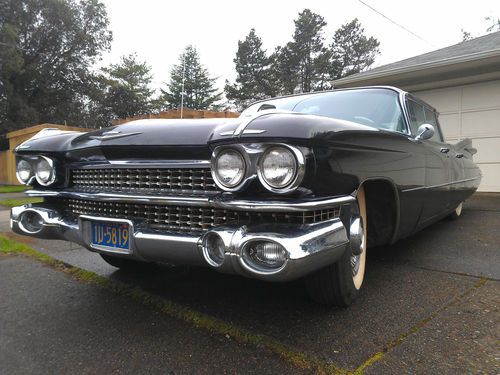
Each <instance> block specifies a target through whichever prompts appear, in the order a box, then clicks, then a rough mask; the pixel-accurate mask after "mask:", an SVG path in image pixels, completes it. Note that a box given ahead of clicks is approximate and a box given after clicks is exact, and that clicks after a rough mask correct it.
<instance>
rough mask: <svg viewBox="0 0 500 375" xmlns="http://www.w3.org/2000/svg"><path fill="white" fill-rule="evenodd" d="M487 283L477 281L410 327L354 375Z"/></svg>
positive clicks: (483, 279) (364, 363) (370, 358)
mask: <svg viewBox="0 0 500 375" xmlns="http://www.w3.org/2000/svg"><path fill="white" fill-rule="evenodd" d="M486 281H488V278H485V277H481V278H480V279H479V281H477V282H476V283H475V284H474V285H473V286H471V287H470V288H468V289H467V290H466V291H465V292H463V293H462V294H459V295H458V296H456V297H454V298H453V299H452V300H451V301H450V302H448V303H447V304H446V305H444V306H442V307H440V308H439V309H437V310H435V311H434V312H432V313H431V314H429V315H428V316H427V317H426V318H424V319H422V320H421V321H419V322H418V323H417V324H415V325H414V326H412V327H410V329H408V330H407V331H406V332H404V333H402V334H401V335H399V336H398V337H396V338H394V339H393V340H391V341H389V342H388V343H387V344H386V345H385V346H384V348H383V350H382V351H380V352H377V353H375V354H373V355H371V356H370V357H369V358H368V359H367V360H366V361H365V362H363V363H362V364H361V366H359V367H358V368H357V369H356V370H355V371H354V374H355V375H362V374H363V373H364V371H365V370H366V369H367V368H368V367H370V366H371V365H373V364H374V363H375V362H378V361H380V360H381V359H382V358H384V357H385V354H386V353H387V352H388V351H390V350H392V349H394V348H396V347H397V346H399V345H400V344H401V343H403V341H404V340H405V339H406V338H407V337H408V336H410V335H413V334H415V333H417V332H418V331H420V329H421V328H423V327H424V326H425V325H426V324H427V323H429V322H430V321H431V320H433V319H435V318H436V317H437V316H438V315H439V314H441V313H442V312H444V311H446V310H448V309H449V308H450V307H451V306H453V305H455V304H456V303H457V302H459V301H461V300H462V299H464V298H465V297H467V296H468V295H470V294H472V293H473V292H474V291H475V290H477V289H479V288H480V287H482V286H483V285H484V284H485V283H486Z"/></svg>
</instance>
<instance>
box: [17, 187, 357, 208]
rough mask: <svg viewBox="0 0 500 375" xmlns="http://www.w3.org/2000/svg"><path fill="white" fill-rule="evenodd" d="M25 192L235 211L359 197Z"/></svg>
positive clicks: (315, 204)
mask: <svg viewBox="0 0 500 375" xmlns="http://www.w3.org/2000/svg"><path fill="white" fill-rule="evenodd" d="M26 195H28V196H30V197H58V198H76V199H88V200H98V201H99V200H100V201H109V202H119V201H121V202H132V203H148V204H165V205H176V204H178V205H185V206H198V207H200V206H202V207H203V206H205V207H214V208H222V209H232V210H247V211H260V212H290V211H309V210H317V209H322V208H328V207H335V206H340V205H343V204H351V203H354V202H355V201H356V199H355V198H354V197H352V196H350V195H346V196H341V197H329V198H324V199H317V200H294V201H286V200H284V201H279V200H273V201H254V200H240V199H228V198H226V197H224V196H223V195H218V196H216V197H191V196H190V197H182V196H151V195H127V194H118V193H95V194H92V193H85V192H77V191H51V190H28V191H26Z"/></svg>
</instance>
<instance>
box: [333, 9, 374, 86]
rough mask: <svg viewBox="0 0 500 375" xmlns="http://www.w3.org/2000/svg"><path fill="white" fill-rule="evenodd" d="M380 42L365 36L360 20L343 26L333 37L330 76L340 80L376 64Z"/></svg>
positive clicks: (354, 20)
mask: <svg viewBox="0 0 500 375" xmlns="http://www.w3.org/2000/svg"><path fill="white" fill-rule="evenodd" d="M379 46H380V42H379V41H378V40H377V39H375V38H373V37H370V38H367V37H366V36H365V35H364V29H363V28H362V27H361V24H360V23H359V21H358V19H357V18H355V19H353V20H352V21H351V22H349V23H346V24H345V25H342V26H341V27H340V28H339V29H338V30H337V31H335V34H334V35H333V42H332V45H331V51H332V58H331V70H330V75H331V78H332V79H339V78H341V77H345V76H348V75H350V74H354V73H359V72H361V71H363V70H365V69H367V68H368V67H370V65H372V64H373V63H374V62H375V57H376V56H377V55H378V54H379V49H378V47H379Z"/></svg>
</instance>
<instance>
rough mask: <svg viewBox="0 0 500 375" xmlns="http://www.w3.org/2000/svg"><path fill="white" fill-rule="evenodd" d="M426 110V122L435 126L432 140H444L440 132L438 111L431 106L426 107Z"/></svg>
mask: <svg viewBox="0 0 500 375" xmlns="http://www.w3.org/2000/svg"><path fill="white" fill-rule="evenodd" d="M424 110H425V122H426V123H428V124H431V125H432V126H434V130H435V131H434V135H433V136H432V138H431V141H435V142H442V139H441V135H440V134H439V124H438V121H437V117H436V113H434V111H431V110H430V109H429V108H427V107H424Z"/></svg>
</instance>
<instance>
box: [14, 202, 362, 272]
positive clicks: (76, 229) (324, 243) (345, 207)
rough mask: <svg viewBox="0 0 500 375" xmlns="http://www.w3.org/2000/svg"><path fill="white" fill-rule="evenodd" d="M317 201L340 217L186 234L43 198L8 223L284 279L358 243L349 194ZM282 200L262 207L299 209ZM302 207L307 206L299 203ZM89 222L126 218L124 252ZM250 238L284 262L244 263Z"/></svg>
mask: <svg viewBox="0 0 500 375" xmlns="http://www.w3.org/2000/svg"><path fill="white" fill-rule="evenodd" d="M238 204H239V205H241V206H244V207H245V208H246V209H255V210H261V209H263V208H264V207H263V206H261V205H260V204H257V205H254V204H253V203H250V202H238ZM316 204H317V205H318V206H320V207H321V206H325V205H328V206H330V207H336V206H338V207H341V211H340V212H341V214H340V217H338V218H334V219H330V220H325V221H321V222H318V223H314V224H305V225H304V224H301V225H299V224H295V225H291V224H286V225H285V224H256V225H243V226H237V225H225V226H220V227H215V228H212V229H211V230H209V231H208V232H206V233H204V234H203V235H200V236H198V235H193V234H187V233H182V234H180V233H165V232H159V231H154V230H151V229H149V228H148V227H147V226H145V225H144V223H141V222H134V221H131V220H124V219H115V218H112V217H110V218H107V217H93V216H86V215H81V216H79V217H78V219H71V218H68V217H65V216H64V215H63V214H62V213H61V212H59V211H58V210H57V209H56V208H54V207H53V206H52V205H50V204H47V203H40V204H31V205H24V206H19V207H13V208H12V210H11V220H10V224H11V228H12V230H13V231H14V232H16V233H19V234H22V235H29V236H33V237H38V238H45V239H60V240H67V241H71V242H74V243H77V244H80V245H81V246H84V247H85V248H87V249H88V250H91V251H95V252H99V253H104V254H109V255H114V256H119V257H127V258H130V259H135V260H139V261H145V262H159V263H171V264H189V265H203V266H210V267H213V268H215V269H217V270H218V271H221V272H225V273H233V274H239V275H243V276H247V277H253V278H258V279H262V280H268V281H290V280H294V279H298V278H300V277H303V276H305V275H307V274H309V273H311V272H314V271H316V270H318V269H320V268H323V267H325V266H326V265H328V264H331V263H334V262H335V261H337V260H338V259H339V258H340V257H341V256H342V254H343V253H344V252H345V251H346V250H349V249H351V248H352V249H356V247H359V243H360V242H361V240H362V239H361V238H359V236H360V235H362V233H363V231H362V230H361V231H360V230H359V227H358V226H359V222H360V221H359V220H356V219H357V218H358V216H359V215H358V211H357V205H356V204H355V199H354V198H353V197H351V196H346V197H339V198H329V199H328V200H325V201H317V202H316ZM292 206H293V207H291V206H290V205H285V204H283V203H276V202H267V205H265V208H264V210H265V209H276V208H282V209H285V208H286V209H289V210H290V209H291V208H292V209H296V210H300V209H302V206H301V204H298V205H292ZM304 207H305V208H304V209H306V208H309V205H304ZM25 215H32V216H33V217H35V218H36V222H37V226H36V227H35V228H34V227H29V226H27V225H23V218H26V217H27V216H25ZM93 221H105V222H110V221H117V222H126V223H128V225H129V227H130V233H131V241H130V251H129V252H128V253H123V252H114V251H113V250H110V249H102V248H99V247H96V246H94V245H93V244H91V241H90V238H91V235H90V226H91V223H92V222H93ZM214 234H216V235H218V236H219V237H220V238H221V239H222V241H223V243H224V258H223V261H222V262H221V263H220V264H217V265H215V264H213V262H211V261H210V259H209V257H207V255H206V247H205V246H204V243H205V241H204V239H205V238H206V236H208V235H214ZM252 241H270V242H274V243H277V244H279V245H281V246H282V247H283V248H284V249H285V252H286V261H285V263H284V264H283V266H281V267H279V268H278V269H266V268H265V267H264V268H263V267H257V266H255V264H252V263H251V262H248V260H247V257H245V256H244V254H243V252H244V249H245V246H246V245H248V244H249V243H251V242H252Z"/></svg>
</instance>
